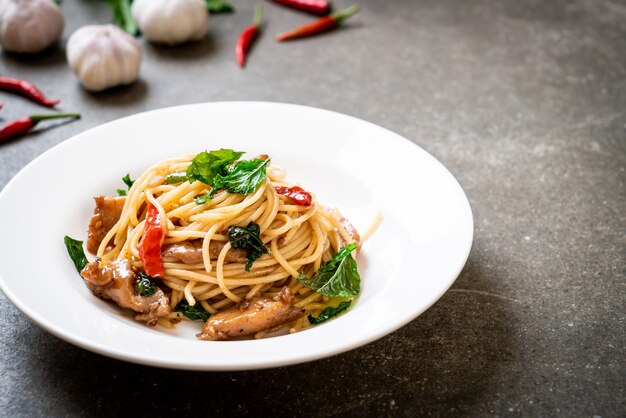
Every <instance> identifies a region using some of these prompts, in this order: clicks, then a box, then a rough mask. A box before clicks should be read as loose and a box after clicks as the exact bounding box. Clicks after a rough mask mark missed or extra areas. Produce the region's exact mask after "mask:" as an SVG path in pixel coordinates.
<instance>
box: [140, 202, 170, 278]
mask: <svg viewBox="0 0 626 418" xmlns="http://www.w3.org/2000/svg"><path fill="white" fill-rule="evenodd" d="M164 238H165V232H164V231H163V228H162V227H161V214H160V213H159V210H158V209H157V208H156V207H155V206H154V205H152V204H148V210H147V212H146V222H145V224H144V229H143V237H141V241H140V242H139V245H138V247H139V258H140V259H141V263H142V264H143V269H144V270H145V271H146V274H147V275H148V276H151V277H162V276H163V275H164V274H165V272H164V270H163V256H162V255H161V245H162V244H163V239H164Z"/></svg>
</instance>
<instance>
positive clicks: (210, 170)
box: [187, 149, 244, 186]
mask: <svg viewBox="0 0 626 418" xmlns="http://www.w3.org/2000/svg"><path fill="white" fill-rule="evenodd" d="M243 154H244V153H243V152H240V151H233V150H232V149H220V150H216V151H209V152H207V151H203V152H201V153H200V154H198V155H196V156H195V157H194V158H193V160H192V161H191V164H189V167H187V179H188V180H189V182H190V183H193V182H194V181H196V180H197V181H201V182H202V183H204V184H208V185H209V186H213V178H214V177H215V175H216V174H218V173H219V172H220V171H221V170H222V169H224V167H226V166H227V165H228V164H230V163H232V162H233V161H235V160H237V159H238V158H239V157H241V156H242V155H243Z"/></svg>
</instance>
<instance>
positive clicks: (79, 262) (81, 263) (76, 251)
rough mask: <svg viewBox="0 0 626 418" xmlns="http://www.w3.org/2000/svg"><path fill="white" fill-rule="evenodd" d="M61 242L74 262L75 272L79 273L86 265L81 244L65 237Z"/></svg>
mask: <svg viewBox="0 0 626 418" xmlns="http://www.w3.org/2000/svg"><path fill="white" fill-rule="evenodd" d="M63 242H64V243H65V248H67V252H68V254H69V255H70V258H71V259H72V261H73V262H74V266H76V270H78V272H79V273H80V271H81V270H82V269H83V268H84V267H85V266H86V265H87V263H88V261H87V257H86V256H85V250H83V242H82V241H78V240H75V239H73V238H70V237H68V236H67V235H66V236H65V237H63Z"/></svg>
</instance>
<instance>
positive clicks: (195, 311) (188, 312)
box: [174, 299, 211, 322]
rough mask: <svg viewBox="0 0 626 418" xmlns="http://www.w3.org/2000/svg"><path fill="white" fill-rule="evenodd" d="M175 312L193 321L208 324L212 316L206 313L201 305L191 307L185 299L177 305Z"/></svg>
mask: <svg viewBox="0 0 626 418" xmlns="http://www.w3.org/2000/svg"><path fill="white" fill-rule="evenodd" d="M174 310H175V311H176V312H182V313H183V315H184V316H185V317H187V318H189V319H191V320H192V321H198V320H199V321H202V322H206V321H207V320H208V319H209V317H210V316H211V314H210V313H208V312H207V311H205V310H204V309H203V308H202V305H200V304H199V303H196V304H195V306H190V305H189V303H187V300H185V299H183V300H181V301H180V303H179V304H178V305H176V307H175V308H174Z"/></svg>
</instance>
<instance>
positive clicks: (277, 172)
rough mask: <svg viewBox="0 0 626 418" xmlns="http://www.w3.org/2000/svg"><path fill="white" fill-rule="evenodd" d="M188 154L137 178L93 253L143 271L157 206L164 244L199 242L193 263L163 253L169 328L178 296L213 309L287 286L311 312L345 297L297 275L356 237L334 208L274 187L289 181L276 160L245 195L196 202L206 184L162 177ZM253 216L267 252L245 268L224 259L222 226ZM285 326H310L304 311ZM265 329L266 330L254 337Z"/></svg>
mask: <svg viewBox="0 0 626 418" xmlns="http://www.w3.org/2000/svg"><path fill="white" fill-rule="evenodd" d="M192 158H193V156H184V157H180V158H172V159H168V160H164V161H161V162H159V163H157V164H155V165H153V166H152V167H150V168H149V169H148V170H146V171H145V172H144V173H143V174H142V175H141V176H140V177H139V178H137V179H136V180H135V182H134V184H133V185H132V187H131V188H130V190H129V191H128V195H127V198H126V201H125V203H124V206H123V209H122V213H121V216H120V218H119V220H118V221H117V223H116V224H115V225H114V226H113V227H112V228H111V229H110V230H109V231H108V232H107V234H106V235H105V237H104V239H103V240H102V242H101V243H100V245H99V247H98V251H97V254H96V255H97V257H98V258H99V259H100V260H101V261H102V262H107V261H114V260H123V259H128V260H130V261H131V265H132V267H133V269H135V270H137V271H140V270H142V269H143V265H142V262H141V257H140V243H141V242H142V238H143V237H144V235H145V229H146V211H147V207H148V206H149V205H153V206H154V207H155V208H156V209H157V210H158V213H159V214H160V220H161V228H162V229H163V230H164V231H166V232H165V236H164V240H163V242H162V245H163V246H164V248H166V247H167V246H173V245H177V244H181V243H185V242H187V243H189V242H193V243H195V244H194V245H196V246H197V248H198V249H200V248H201V254H202V257H201V261H200V260H196V261H199V262H193V263H185V262H183V261H181V260H180V259H179V258H177V257H173V256H171V255H168V254H167V253H165V252H164V256H163V257H164V258H163V271H164V274H163V276H162V277H159V279H160V282H159V283H160V284H159V285H160V286H161V287H162V288H165V286H166V287H167V288H169V289H170V291H171V295H170V297H169V303H170V307H171V308H172V312H171V313H169V314H168V315H167V316H164V317H163V318H159V320H158V324H160V325H162V326H164V327H168V328H169V327H173V326H174V324H175V323H176V322H178V321H179V320H180V319H182V315H181V313H180V312H176V311H174V308H175V307H176V306H177V305H178V304H179V303H181V301H186V302H187V303H188V304H189V306H196V305H197V306H201V307H202V308H203V309H204V310H206V311H207V312H209V313H215V312H218V311H220V310H223V309H226V308H229V307H231V306H234V305H236V304H239V303H242V301H245V300H250V299H252V298H255V297H267V298H273V297H276V296H277V295H278V294H279V293H280V292H281V289H282V288H284V287H285V286H286V287H289V289H290V290H291V293H293V295H294V296H295V300H294V302H293V304H294V306H296V307H298V308H302V309H304V310H306V311H307V312H308V313H311V314H313V315H316V314H319V313H320V312H322V311H323V310H324V309H325V308H327V307H329V306H334V305H336V304H337V303H338V301H341V300H345V298H343V299H342V298H333V297H328V296H323V295H322V294H320V293H317V292H316V291H314V290H313V289H310V288H308V287H305V286H303V285H302V284H301V283H300V282H299V281H298V280H297V276H298V275H299V274H300V273H301V272H303V273H305V274H307V275H309V276H311V275H313V274H314V273H315V272H316V271H317V270H318V269H319V268H320V266H321V265H322V264H323V263H325V262H327V261H329V260H331V258H332V257H333V254H335V253H336V252H337V251H339V250H340V249H341V248H342V247H344V246H346V245H347V244H350V243H353V242H357V243H360V238H359V236H358V234H357V233H356V230H355V229H354V228H353V227H352V225H350V224H349V223H348V222H347V220H346V219H345V218H343V217H342V216H341V215H340V214H339V212H338V211H337V210H331V209H328V208H326V207H324V206H322V205H321V204H320V203H318V202H317V200H316V199H313V201H312V203H311V204H310V206H305V205H299V204H294V202H293V201H292V200H291V199H290V198H288V197H286V196H284V195H281V194H279V193H277V192H276V188H277V187H291V186H292V185H291V184H289V183H287V182H286V181H285V171H284V170H283V169H281V168H280V167H276V166H269V167H268V168H267V174H266V179H265V180H264V181H262V182H261V183H260V185H259V186H258V188H257V189H256V190H254V191H253V192H252V193H250V194H246V195H244V194H237V193H230V192H228V191H225V190H221V191H218V192H217V193H215V195H214V197H213V198H212V199H210V200H206V202H205V203H202V204H198V203H197V201H196V199H197V198H200V197H202V196H204V195H206V194H207V193H208V192H209V191H210V190H211V187H210V186H208V185H207V184H204V183H202V182H200V181H194V182H191V183H190V181H189V180H185V181H182V182H180V183H176V184H167V183H165V182H164V179H165V177H166V176H167V175H170V174H172V173H179V172H184V171H185V170H187V168H188V166H189V165H190V163H191V161H192ZM250 222H254V223H255V224H257V225H258V226H259V228H260V238H261V240H262V241H263V243H264V244H265V245H266V246H267V247H268V248H269V252H268V253H266V254H263V255H262V256H261V257H260V258H258V259H256V260H255V261H254V262H253V264H252V266H251V268H250V270H249V271H246V268H245V262H244V261H243V260H235V261H233V260H229V258H228V257H229V254H230V253H231V252H233V251H234V249H233V248H232V245H231V243H230V242H229V237H228V235H227V233H226V231H227V229H228V228H229V227H230V226H233V225H236V226H241V227H245V226H246V225H248V224H249V223H250ZM377 222H379V221H377ZM374 227H375V226H374ZM214 248H216V249H217V250H218V251H217V257H212V249H214ZM213 255H215V254H213ZM288 326H289V329H290V331H291V332H295V331H298V330H300V329H303V328H306V327H308V326H310V324H309V321H307V318H306V317H301V318H299V319H297V320H295V321H292V322H291V323H290V324H289V325H288ZM265 333H266V331H265V330H264V331H261V332H259V333H257V334H256V336H257V337H260V336H263V335H265Z"/></svg>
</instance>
